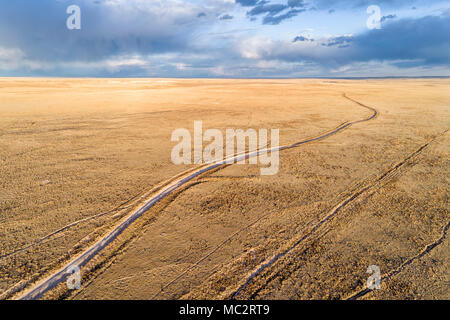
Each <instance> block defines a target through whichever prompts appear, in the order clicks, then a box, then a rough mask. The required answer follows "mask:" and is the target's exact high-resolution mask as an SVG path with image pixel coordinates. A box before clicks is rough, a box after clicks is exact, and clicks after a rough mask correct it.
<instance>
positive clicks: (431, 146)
mask: <svg viewBox="0 0 450 320" xmlns="http://www.w3.org/2000/svg"><path fill="white" fill-rule="evenodd" d="M449 88H450V80H448V79H422V80H420V79H396V80H326V79H324V80H206V79H205V80H198V79H196V80H191V79H183V80H181V79H20V78H17V79H13V78H3V79H0V256H5V255H8V256H7V257H4V258H0V294H1V293H2V292H3V293H4V292H6V291H7V290H8V289H9V288H11V287H13V286H15V285H16V286H17V284H20V283H25V282H26V281H27V280H29V279H34V278H38V277H39V276H40V275H44V274H46V273H47V272H49V271H51V270H53V269H55V268H57V267H58V266H61V263H62V262H63V261H65V260H67V259H68V258H70V257H71V256H73V255H74V254H75V253H77V252H79V251H80V250H82V249H83V248H86V246H87V245H88V244H89V243H92V241H94V240H95V239H97V238H98V237H100V236H101V235H102V234H104V233H105V232H106V231H107V230H108V229H109V228H111V227H112V226H114V225H115V224H116V223H117V222H118V221H119V219H120V218H121V217H123V216H124V215H125V214H126V213H127V212H130V210H132V209H133V208H135V206H137V205H139V204H140V203H141V202H140V200H141V197H142V196H143V195H145V194H147V193H148V192H149V190H151V189H152V188H154V187H155V186H156V185H157V184H158V183H160V182H162V181H165V180H167V179H169V178H171V177H173V176H174V175H176V174H178V173H181V172H183V171H185V170H187V169H189V168H192V167H194V166H176V165H174V164H172V162H171V160H170V152H171V148H172V147H173V146H174V143H172V142H171V141H170V136H171V133H172V131H173V130H175V129H177V128H187V129H189V130H191V131H192V130H193V121H194V120H202V121H203V125H204V127H205V128H204V129H208V128H217V129H221V130H223V131H224V130H225V129H226V128H241V129H247V128H253V129H259V128H268V129H270V128H279V129H280V142H281V144H283V145H284V144H288V143H293V142H296V141H300V140H303V139H305V138H307V137H311V136H315V135H318V134H320V133H322V132H326V131H328V130H330V129H332V128H335V127H336V126H338V125H340V124H341V123H343V122H345V121H355V120H358V119H362V118H364V117H367V116H368V110H367V109H364V108H361V107H360V106H358V105H357V104H356V103H352V102H351V101H349V100H347V99H345V98H343V93H345V94H346V95H347V96H349V97H350V98H352V99H355V100H357V101H359V102H361V103H363V104H365V105H368V106H371V107H373V108H376V109H377V110H378V112H379V115H378V116H377V118H376V119H374V120H372V121H370V122H366V123H360V124H356V125H354V126H352V127H350V128H348V129H345V130H344V131H343V132H341V133H339V134H337V135H334V136H331V137H329V138H327V139H325V140H322V141H320V142H316V143H311V144H307V145H302V146H300V147H298V148H296V149H290V150H285V151H282V152H281V154H280V171H279V173H278V174H277V175H275V176H260V175H259V168H258V166H252V165H233V166H228V167H226V168H221V169H220V170H217V171H215V172H213V173H210V174H207V175H203V176H201V177H199V178H198V179H196V180H195V181H193V182H192V183H191V184H189V185H188V186H186V188H184V190H182V192H179V193H177V194H176V195H174V196H172V197H170V198H168V199H166V200H165V201H163V203H161V204H160V205H159V206H157V207H155V208H153V209H151V210H150V211H149V212H147V213H146V214H145V215H144V216H143V217H142V218H141V219H140V221H138V222H137V223H135V224H134V225H132V226H131V227H130V229H129V230H127V232H126V233H124V235H123V236H121V237H120V239H118V240H117V241H116V243H115V244H114V245H113V246H111V248H109V250H106V252H104V253H103V254H102V256H101V257H99V258H97V259H96V260H95V261H94V262H93V263H92V266H91V268H90V269H88V270H87V271H85V272H84V279H83V286H82V289H81V290H79V291H75V292H65V291H64V288H62V287H61V288H59V291H58V290H55V293H53V294H50V295H48V296H47V298H57V297H64V298H71V299H152V298H158V299H186V298H190V299H200V298H201V299H204V298H208V299H226V298H230V297H232V296H233V295H234V294H235V293H236V291H237V289H238V288H239V287H242V286H243V284H245V282H246V281H245V280H246V279H248V276H249V274H251V273H252V272H254V271H255V270H257V269H258V268H259V266H261V265H262V264H263V263H264V262H265V261H268V260H270V259H271V258H272V257H273V256H274V255H276V254H278V253H281V252H285V251H286V250H288V254H286V255H285V256H283V257H282V258H280V259H279V260H277V261H276V263H274V264H273V265H271V267H270V268H266V269H265V270H264V271H263V272H261V273H259V274H258V275H257V276H256V277H255V278H254V279H252V281H251V282H249V283H248V284H247V285H245V288H243V290H241V291H240V292H239V295H237V296H236V298H251V299H343V298H347V297H349V296H351V295H352V294H354V293H356V292H358V291H360V290H361V289H363V288H364V286H365V282H366V279H367V278H368V276H369V274H367V273H366V270H367V267H368V266H370V265H378V266H379V267H380V269H381V273H382V275H388V274H390V273H392V272H395V274H394V275H393V276H392V277H389V279H386V281H383V283H382V289H381V290H378V291H375V292H371V293H369V294H367V295H365V296H364V297H363V298H364V299H378V298H384V299H400V298H403V299H432V298H433V299H444V298H446V299H448V298H450V289H449V281H450V274H449V271H448V265H449V257H450V251H449V242H448V238H443V239H442V241H441V242H439V243H437V245H436V246H435V247H433V250H432V251H430V252H428V253H427V254H424V255H423V256H419V257H417V259H413V261H411V263H407V264H405V262H407V261H408V259H411V258H414V257H415V256H417V255H420V253H421V252H422V251H423V250H424V249H425V248H426V247H427V245H430V244H433V243H435V242H436V241H438V240H439V239H440V238H442V237H443V235H444V231H443V229H444V227H445V226H446V225H447V224H448V222H449V221H450V215H449V205H448V202H449V201H448V194H449V187H448V186H449V157H448V154H449V141H448V133H446V130H447V129H448V128H449V127H450V90H449ZM355 194H357V197H356V198H354V199H352V200H351V201H349V202H348V203H345V202H346V199H349V198H352V196H353V195H355ZM342 203H345V205H344V206H343V207H342V208H341V209H339V211H338V212H337V214H336V215H335V216H334V217H333V219H330V220H327V222H326V223H324V224H322V225H321V226H320V227H319V228H315V226H317V225H318V224H319V223H320V222H321V221H322V220H323V219H324V218H325V217H327V215H329V214H330V212H332V211H333V208H334V207H336V206H338V205H339V204H342ZM102 213H105V214H104V215H99V214H102ZM97 215H99V216H97ZM90 217H93V218H92V219H89V220H85V221H80V220H83V219H86V218H90ZM78 222H79V223H78ZM73 223H76V224H75V225H73V226H71V227H70V228H68V229H65V230H62V231H61V232H58V233H56V234H53V235H51V236H49V237H48V238H45V237H46V236H47V235H50V234H52V233H53V232H55V231H57V230H60V229H61V228H64V227H65V226H68V225H70V224H73ZM308 234H309V235H308ZM305 235H308V237H307V238H306V239H304V240H302V238H304V237H305ZM38 242H39V243H38ZM30 244H35V245H33V246H32V247H30V248H28V249H26V250H23V251H19V252H16V253H15V254H12V255H9V254H11V253H13V252H15V251H16V250H18V249H21V248H25V247H27V246H28V245H30ZM211 253H212V254H211ZM396 270H397V271H398V272H396ZM174 279H176V281H173V280H174Z"/></svg>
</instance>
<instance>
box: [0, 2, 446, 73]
mask: <svg viewBox="0 0 450 320" xmlns="http://www.w3.org/2000/svg"><path fill="white" fill-rule="evenodd" d="M71 5H76V6H78V7H79V8H80V18H79V20H73V17H72V13H73V11H71V12H69V13H67V8H68V7H69V6H71ZM372 6H377V7H378V8H379V10H380V11H379V16H378V17H377V12H376V11H374V10H373V9H371V10H368V9H370V8H369V7H371V8H372ZM68 19H69V22H72V23H74V21H80V26H79V27H80V29H78V28H75V29H69V28H68V27H67V20H68ZM377 21H379V26H378V27H379V28H376V22H377ZM0 76H4V77H6V76H20V77H27V76H39V77H40V76H42V77H166V78H167V77H182V78H196V77H206V78H301V77H390V76H411V77H421V76H450V2H449V1H440V0H426V1H425V0H408V1H402V0H353V1H348V0H340V1H339V0H68V1H66V0H39V1H36V0H14V1H12V0H0Z"/></svg>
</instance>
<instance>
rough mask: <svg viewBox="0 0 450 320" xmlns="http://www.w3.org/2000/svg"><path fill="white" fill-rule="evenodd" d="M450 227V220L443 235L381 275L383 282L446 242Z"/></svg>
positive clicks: (362, 293)
mask: <svg viewBox="0 0 450 320" xmlns="http://www.w3.org/2000/svg"><path fill="white" fill-rule="evenodd" d="M449 228H450V221H448V222H447V224H446V225H445V227H444V229H443V230H442V235H441V237H440V238H439V239H438V240H436V241H434V242H433V243H431V244H429V245H427V246H426V247H425V248H424V249H423V250H422V251H421V252H420V253H418V254H416V255H415V256H414V257H412V258H409V259H408V260H406V261H405V262H403V263H402V264H401V265H400V266H398V267H397V268H396V269H393V270H391V271H390V272H388V273H387V274H386V275H384V276H383V277H381V282H383V281H386V280H389V279H390V278H392V277H393V276H395V275H397V274H399V273H400V272H402V271H403V270H404V269H405V268H406V267H407V266H408V265H410V264H411V263H413V262H414V261H415V260H418V259H420V258H422V257H423V256H425V255H426V254H428V253H430V252H431V250H433V249H434V248H436V247H437V246H438V245H440V244H441V243H443V242H444V240H445V238H446V237H447V232H448V229H449ZM372 291H373V290H371V289H369V288H366V289H363V290H361V291H359V292H357V293H355V294H353V295H352V296H350V297H349V298H347V299H346V300H356V299H359V298H361V297H363V296H365V295H366V294H368V293H370V292H372Z"/></svg>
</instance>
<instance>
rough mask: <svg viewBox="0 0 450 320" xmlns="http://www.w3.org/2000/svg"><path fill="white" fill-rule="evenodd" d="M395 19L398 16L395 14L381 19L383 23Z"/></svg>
mask: <svg viewBox="0 0 450 320" xmlns="http://www.w3.org/2000/svg"><path fill="white" fill-rule="evenodd" d="M395 18H397V15H395V14H389V15H387V16H382V17H381V20H380V21H381V22H384V21H386V20H388V19H395Z"/></svg>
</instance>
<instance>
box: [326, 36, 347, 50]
mask: <svg viewBox="0 0 450 320" xmlns="http://www.w3.org/2000/svg"><path fill="white" fill-rule="evenodd" d="M352 41H353V36H338V37H331V38H330V39H328V41H327V42H326V43H323V44H322V45H323V46H327V47H334V46H338V47H340V48H344V47H345V48H346V47H348V46H349V43H350V42H352Z"/></svg>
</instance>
